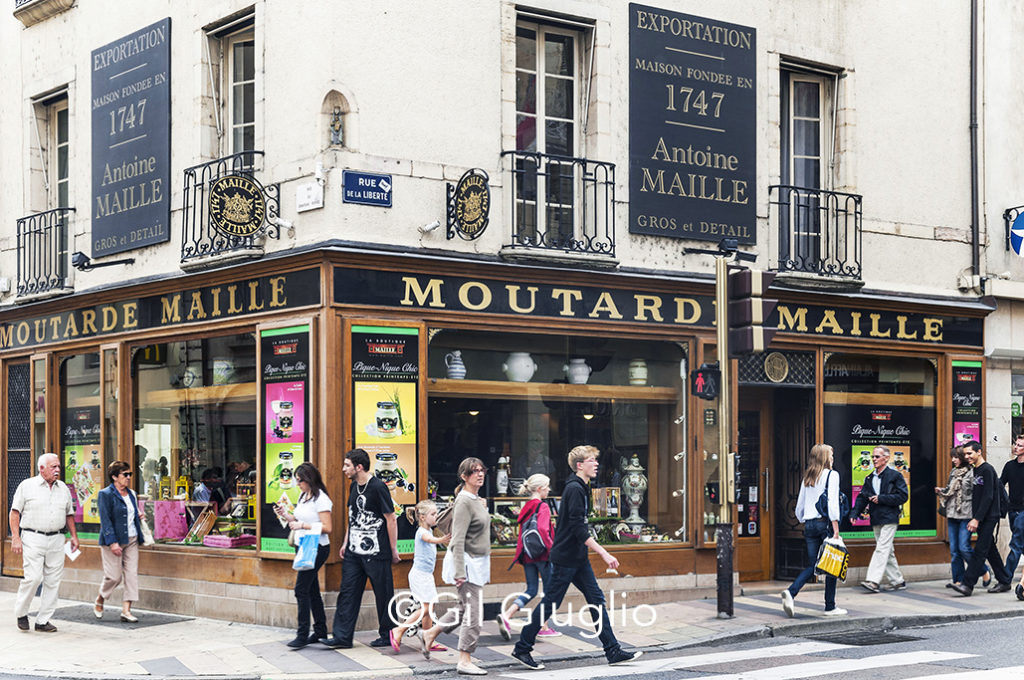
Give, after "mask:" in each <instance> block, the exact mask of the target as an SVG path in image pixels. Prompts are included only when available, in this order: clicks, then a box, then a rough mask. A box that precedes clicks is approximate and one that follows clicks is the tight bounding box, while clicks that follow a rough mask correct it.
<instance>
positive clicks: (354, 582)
mask: <svg viewBox="0 0 1024 680" xmlns="http://www.w3.org/2000/svg"><path fill="white" fill-rule="evenodd" d="M367 578H369V579H370V585H372V586H373V599H374V600H375V601H376V603H377V632H378V633H379V634H380V636H381V637H382V638H384V639H385V640H386V639H387V638H388V631H390V630H391V629H392V628H394V627H395V626H396V625H397V624H396V623H395V618H396V617H392V615H391V611H390V607H389V605H390V604H391V598H393V597H394V595H395V582H394V579H393V577H392V575H391V560H390V559H373V558H369V557H360V556H359V555H355V554H353V553H352V551H346V552H345V561H344V562H343V563H342V566H341V589H340V590H339V591H338V608H337V609H336V610H335V611H334V626H333V630H334V637H335V638H336V639H338V640H339V641H341V642H342V643H344V644H352V635H353V633H355V629H356V618H358V617H359V607H360V606H361V605H362V603H363V591H364V590H366V579H367Z"/></svg>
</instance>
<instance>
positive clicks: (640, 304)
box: [633, 294, 665, 321]
mask: <svg viewBox="0 0 1024 680" xmlns="http://www.w3.org/2000/svg"><path fill="white" fill-rule="evenodd" d="M633 298H634V299H635V300H636V315H635V316H634V317H633V320H634V321H647V314H648V312H649V313H650V315H651V319H653V320H654V321H664V320H665V319H663V318H662V316H661V296H660V295H639V294H637V295H634V296H633Z"/></svg>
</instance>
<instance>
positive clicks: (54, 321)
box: [50, 314, 71, 340]
mask: <svg viewBox="0 0 1024 680" xmlns="http://www.w3.org/2000/svg"><path fill="white" fill-rule="evenodd" d="M68 316H71V315H70V314H69V315H68ZM59 325H60V317H59V316H51V317H50V340H57V339H58V335H57V326H59Z"/></svg>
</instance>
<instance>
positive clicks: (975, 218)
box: [970, 0, 984, 293]
mask: <svg viewBox="0 0 1024 680" xmlns="http://www.w3.org/2000/svg"><path fill="white" fill-rule="evenodd" d="M970 97H971V125H970V127H971V276H972V278H973V277H976V276H980V275H981V221H980V217H979V215H978V203H979V200H978V0H971V93H970ZM982 292H983V293H984V291H982Z"/></svg>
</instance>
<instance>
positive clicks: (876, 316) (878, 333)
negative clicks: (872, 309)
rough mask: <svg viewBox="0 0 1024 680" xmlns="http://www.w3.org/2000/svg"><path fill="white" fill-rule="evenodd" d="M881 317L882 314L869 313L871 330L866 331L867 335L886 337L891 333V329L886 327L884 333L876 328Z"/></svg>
mask: <svg viewBox="0 0 1024 680" xmlns="http://www.w3.org/2000/svg"><path fill="white" fill-rule="evenodd" d="M881 319H882V315H881V314H872V315H871V332H870V333H868V335H870V336H871V337H873V338H888V337H889V336H890V335H892V331H891V330H888V329H887V330H886V331H885V333H883V332H882V331H881V330H880V329H879V328H878V322H879V321H881Z"/></svg>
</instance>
